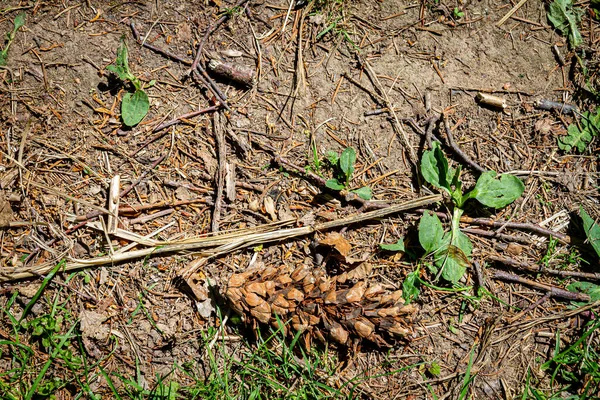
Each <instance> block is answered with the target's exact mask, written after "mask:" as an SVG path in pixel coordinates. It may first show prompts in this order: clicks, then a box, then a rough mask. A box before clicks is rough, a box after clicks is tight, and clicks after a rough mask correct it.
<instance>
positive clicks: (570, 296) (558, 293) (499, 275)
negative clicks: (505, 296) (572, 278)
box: [492, 271, 590, 302]
mask: <svg viewBox="0 0 600 400" xmlns="http://www.w3.org/2000/svg"><path fill="white" fill-rule="evenodd" d="M492 278H493V279H499V280H503V281H508V282H515V283H520V284H521V285H527V286H531V287H534V288H536V289H539V290H542V291H544V292H547V293H550V296H552V297H556V298H560V299H565V300H572V301H583V302H588V301H590V296H588V295H587V294H583V293H573V292H569V291H568V290H565V289H561V288H557V287H556V286H552V285H546V284H543V283H539V282H535V281H532V280H529V279H525V278H521V277H520V276H517V275H513V274H510V273H508V272H504V271H494V273H493V274H492Z"/></svg>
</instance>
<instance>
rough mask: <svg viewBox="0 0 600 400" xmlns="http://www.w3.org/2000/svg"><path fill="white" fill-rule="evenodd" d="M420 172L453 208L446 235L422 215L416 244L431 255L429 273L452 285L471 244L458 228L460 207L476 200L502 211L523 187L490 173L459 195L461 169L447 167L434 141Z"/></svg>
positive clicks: (463, 266) (465, 262)
mask: <svg viewBox="0 0 600 400" xmlns="http://www.w3.org/2000/svg"><path fill="white" fill-rule="evenodd" d="M421 173H422V175H423V178H425V180H426V181H427V182H429V183H430V184H431V185H433V186H434V187H436V188H438V189H441V190H443V191H445V192H447V193H448V194H449V195H450V198H451V200H452V203H453V208H454V209H453V213H452V226H451V229H450V232H445V231H444V227H443V226H442V223H441V221H440V219H439V218H438V216H437V215H436V214H434V213H431V212H425V213H424V214H423V217H422V218H421V221H420V222H419V242H420V243H421V246H422V247H423V249H425V251H426V252H427V253H428V254H433V257H434V263H433V265H432V266H431V267H430V269H431V270H432V272H433V273H436V274H441V276H442V278H443V279H445V280H447V281H449V282H452V283H454V284H455V283H457V282H458V280H459V279H461V278H462V276H463V275H464V273H465V270H466V268H467V266H468V265H469V264H470V261H469V257H470V256H471V251H472V250H473V245H472V244H471V241H470V240H469V238H468V237H467V235H465V234H464V233H463V232H462V231H461V230H460V225H459V224H460V217H461V216H462V214H463V212H464V210H463V207H464V204H465V203H466V202H467V200H469V199H476V200H477V201H479V202H480V203H481V204H483V205H484V206H487V207H492V208H502V207H504V206H506V205H508V204H510V203H512V202H513V201H515V200H516V199H518V198H519V197H520V196H521V194H523V191H524V190H525V186H524V185H523V182H521V180H520V179H518V178H517V177H515V176H513V175H509V174H503V175H500V176H497V175H496V172H494V171H486V172H484V173H483V174H481V175H480V176H479V179H478V180H477V183H476V184H475V187H474V188H473V189H472V190H471V191H469V192H467V193H465V194H463V191H462V181H461V180H460V173H461V168H460V166H459V167H458V168H457V169H456V170H454V169H452V168H450V167H449V166H448V160H447V159H446V156H445V155H444V153H443V152H442V149H441V148H440V144H439V142H434V143H433V148H432V149H431V150H429V151H426V152H425V153H424V154H423V157H422V159H421Z"/></svg>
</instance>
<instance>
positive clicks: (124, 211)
mask: <svg viewBox="0 0 600 400" xmlns="http://www.w3.org/2000/svg"><path fill="white" fill-rule="evenodd" d="M207 192H209V191H207ZM207 201H208V200H207V199H205V198H197V199H191V200H179V201H161V202H158V203H153V204H145V205H140V206H120V207H119V215H121V216H135V215H138V214H140V213H142V212H144V211H149V210H155V209H157V208H165V207H180V206H185V205H188V204H196V203H206V202H207ZM97 216H98V215H97V214H96V213H95V212H94V213H88V214H85V215H78V216H77V217H75V220H76V221H86V222H87V221H89V220H90V219H92V218H94V217H97Z"/></svg>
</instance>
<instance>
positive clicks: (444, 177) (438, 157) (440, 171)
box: [421, 142, 454, 193]
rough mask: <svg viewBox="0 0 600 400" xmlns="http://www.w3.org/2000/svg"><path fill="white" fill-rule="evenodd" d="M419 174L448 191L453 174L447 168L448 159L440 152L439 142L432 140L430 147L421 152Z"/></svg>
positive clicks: (437, 186)
mask: <svg viewBox="0 0 600 400" xmlns="http://www.w3.org/2000/svg"><path fill="white" fill-rule="evenodd" d="M421 174H422V175H423V178H425V180H426V181H427V182H429V183H430V184H431V185H433V186H435V187H436V188H438V189H444V190H446V191H447V192H448V193H450V190H451V187H450V182H452V178H453V175H454V174H453V172H452V171H451V170H450V169H449V168H448V160H447V159H446V156H445V155H444V153H443V152H442V149H441V148H440V143H439V142H433V143H432V149H431V150H427V151H426V152H424V153H423V157H422V158H421Z"/></svg>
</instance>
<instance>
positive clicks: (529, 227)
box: [438, 214, 573, 244]
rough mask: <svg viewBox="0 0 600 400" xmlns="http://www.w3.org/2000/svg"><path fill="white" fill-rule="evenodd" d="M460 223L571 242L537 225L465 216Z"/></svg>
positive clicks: (557, 233)
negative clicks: (521, 231) (514, 230)
mask: <svg viewBox="0 0 600 400" xmlns="http://www.w3.org/2000/svg"><path fill="white" fill-rule="evenodd" d="M438 216H440V215H438ZM441 217H442V218H447V215H445V214H442V216H441ZM460 222H463V223H466V224H472V225H481V226H489V227H492V228H500V227H502V226H505V227H506V228H510V229H519V230H525V231H530V232H534V233H537V234H540V235H542V236H551V237H554V238H555V239H557V240H558V241H559V242H561V243H562V244H571V243H572V242H573V239H572V238H571V237H570V236H568V235H565V234H564V233H560V232H555V231H552V230H550V229H546V228H542V227H541V226H539V225H536V224H530V223H526V222H502V221H494V220H492V219H489V218H471V217H466V216H463V217H460Z"/></svg>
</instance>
